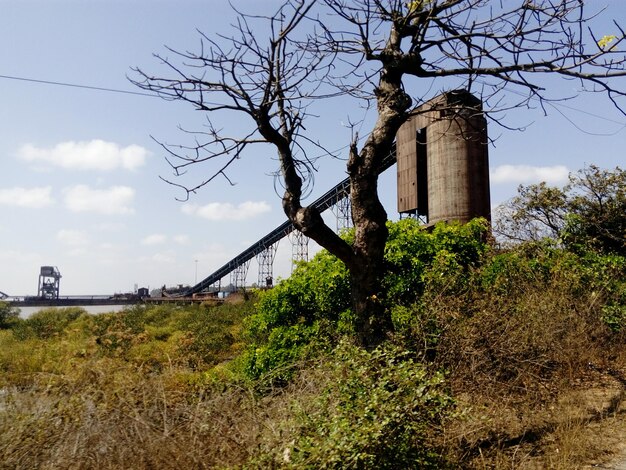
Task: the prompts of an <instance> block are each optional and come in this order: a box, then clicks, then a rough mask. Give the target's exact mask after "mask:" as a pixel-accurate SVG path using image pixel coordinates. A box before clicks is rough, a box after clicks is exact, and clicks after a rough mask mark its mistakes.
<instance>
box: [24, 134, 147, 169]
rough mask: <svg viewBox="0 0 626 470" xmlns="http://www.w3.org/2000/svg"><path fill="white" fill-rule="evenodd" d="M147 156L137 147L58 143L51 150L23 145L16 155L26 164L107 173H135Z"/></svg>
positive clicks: (98, 143)
mask: <svg viewBox="0 0 626 470" xmlns="http://www.w3.org/2000/svg"><path fill="white" fill-rule="evenodd" d="M149 154H150V152H149V151H148V150H146V149H145V148H143V147H140V146H139V145H129V146H128V147H120V146H119V145H118V144H116V143H113V142H105V141H103V140H97V139H96V140H90V141H87V142H74V141H68V142H61V143H60V144H57V145H55V146H54V147H51V148H41V147H36V146H34V145H32V144H26V145H23V146H22V147H21V148H20V149H19V151H18V155H19V156H20V158H22V159H23V160H26V161H28V162H43V163H47V164H50V165H53V166H59V167H61V168H66V169H73V170H102V171H110V170H115V169H117V168H124V169H126V170H135V169H137V168H139V167H140V166H142V165H143V164H144V163H145V161H146V158H147V157H148V156H149Z"/></svg>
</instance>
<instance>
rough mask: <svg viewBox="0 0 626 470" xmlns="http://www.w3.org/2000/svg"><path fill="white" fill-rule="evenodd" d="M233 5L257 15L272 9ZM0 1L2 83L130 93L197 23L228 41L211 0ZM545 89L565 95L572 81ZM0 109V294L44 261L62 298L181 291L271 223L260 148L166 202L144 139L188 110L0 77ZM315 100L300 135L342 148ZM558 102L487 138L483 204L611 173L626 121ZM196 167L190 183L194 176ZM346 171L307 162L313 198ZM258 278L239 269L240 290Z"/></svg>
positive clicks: (618, 7)
mask: <svg viewBox="0 0 626 470" xmlns="http://www.w3.org/2000/svg"><path fill="white" fill-rule="evenodd" d="M596 2H597V4H603V5H608V11H607V14H606V15H605V17H604V19H603V20H602V21H601V22H599V24H598V27H599V28H600V29H602V33H603V34H611V24H610V22H611V20H613V19H615V20H617V21H618V22H619V23H621V24H622V25H626V3H624V2H623V1H622V0H613V1H610V0H594V3H596ZM235 3H236V4H240V5H246V6H247V7H249V8H253V9H257V11H262V10H264V9H267V8H268V5H272V4H276V2H275V1H269V0H268V1H261V0H259V1H248V2H235ZM0 7H1V9H2V15H0V75H2V76H5V77H21V78H28V79H36V80H48V81H55V82H64V83H72V84H81V85H89V86H94V87H104V88H112V89H120V90H128V91H132V92H140V90H138V89H136V88H134V87H133V86H132V85H131V84H130V83H129V82H128V79H127V76H128V75H129V74H131V73H132V72H131V70H130V68H131V67H133V66H139V67H141V68H143V69H146V70H150V71H159V70H160V69H159V64H158V61H157V60H156V59H154V58H153V57H152V54H153V53H155V52H160V53H163V52H164V45H168V46H171V47H173V48H175V49H189V48H194V47H195V46H196V45H197V44H198V35H197V33H196V28H197V29H200V30H202V31H204V32H206V33H207V34H209V35H210V34H212V33H214V32H218V31H227V30H228V29H227V26H228V24H229V23H230V22H231V21H232V18H233V16H232V13H231V12H230V9H229V7H228V3H227V2H226V1H223V0H211V1H195V0H181V1H176V2H175V1H173V0H169V1H167V0H150V1H144V0H124V1H122V0H106V1H104V0H80V1H79V0H45V1H31V0H17V1H14V0H0ZM624 81H626V79H624ZM558 86H559V87H568V86H571V87H572V89H571V90H568V89H567V88H561V89H560V91H562V92H563V93H569V92H570V91H571V92H572V93H575V92H576V90H575V88H574V84H573V83H571V82H569V83H568V82H565V84H559V85H558ZM625 86H626V85H625ZM0 102H1V108H0V127H1V129H2V139H0V162H1V163H2V171H1V172H0V214H1V217H0V265H1V266H2V270H0V291H3V292H6V293H8V294H11V295H34V294H35V293H36V289H37V278H38V274H39V267H40V266H42V265H54V266H58V267H59V270H60V271H61V273H62V275H63V279H62V281H61V295H78V294H108V293H114V292H127V291H132V290H133V288H134V286H135V284H137V285H139V286H149V287H151V288H155V287H159V286H161V285H163V284H167V285H174V284H178V283H184V284H185V283H193V282H194V281H195V279H196V267H197V279H198V280H200V279H202V278H203V277H204V276H205V275H208V274H210V273H211V272H213V271H214V270H215V269H217V268H218V267H220V266H221V265H222V264H223V263H224V262H226V261H228V260H229V259H230V258H231V257H232V256H234V255H236V254H238V253H239V252H241V251H242V250H243V249H245V248H246V247H248V246H249V245H250V244H251V243H252V242H254V241H256V240H257V239H258V238H260V237H261V236H263V235H265V234H266V233H268V232H269V231H271V230H272V229H273V228H274V227H276V226H277V225H279V224H280V223H282V222H283V221H284V220H285V216H284V214H283V213H282V210H281V207H280V199H279V197H278V196H277V195H276V192H275V190H274V180H273V177H272V176H271V175H270V173H271V172H272V171H274V170H275V169H276V161H275V158H274V155H273V153H272V152H271V149H269V148H268V149H266V150H262V149H259V151H258V152H257V153H256V154H255V155H249V156H247V157H246V158H243V159H241V160H240V161H238V162H237V166H236V167H235V168H233V171H232V172H231V174H230V176H231V177H232V179H233V181H234V182H235V183H236V185H235V186H230V185H229V184H228V183H227V182H226V181H225V180H219V179H218V180H216V181H215V182H214V183H212V184H210V185H209V186H207V187H206V188H204V189H203V190H202V191H200V192H199V193H198V194H197V195H195V196H193V197H192V199H191V200H190V201H188V202H186V203H181V202H178V201H176V199H175V198H176V197H180V196H182V194H181V193H180V192H179V191H178V190H177V189H176V188H174V187H172V186H169V185H167V184H166V183H164V182H162V181H161V180H160V179H159V176H165V177H167V176H170V175H171V170H170V168H169V167H168V165H167V164H166V162H165V160H164V158H163V157H164V152H163V151H162V149H161V148H160V147H159V146H158V145H157V144H156V143H155V142H154V141H153V140H152V139H151V137H150V136H154V137H156V138H158V139H160V140H162V141H167V142H173V143H179V142H181V139H182V137H181V134H180V132H178V131H177V127H178V126H179V125H181V126H183V127H187V128H190V129H193V128H199V127H200V126H201V125H202V123H203V116H202V114H201V113H199V112H197V111H194V110H193V109H191V108H190V107H189V106H188V105H185V104H183V103H173V102H166V101H163V100H160V99H157V98H154V97H148V96H141V95H134V94H121V93H109V92H104V91H95V90H89V89H80V88H75V87H64V86H55V85H48V84H43V83H33V82H27V81H22V80H12V79H7V78H0ZM326 106H327V108H326V109H325V111H326V113H325V114H324V115H323V116H322V117H321V118H320V119H319V122H316V123H314V124H313V128H314V129H316V132H318V133H320V134H321V135H323V137H324V141H325V143H326V145H327V147H328V148H333V149H334V148H341V147H343V146H345V145H346V144H347V143H348V142H349V139H350V133H349V130H348V129H346V127H345V126H344V125H343V124H342V123H344V122H347V120H348V117H353V118H357V119H359V118H363V117H364V116H363V111H362V110H360V109H358V108H356V107H355V109H350V108H349V106H346V105H344V104H343V103H342V104H341V105H340V106H339V105H337V104H336V103H335V104H334V105H331V104H330V103H328V104H327V105H326ZM566 106H568V107H564V106H559V107H557V108H554V109H548V111H549V115H548V116H547V117H544V116H543V113H542V112H541V111H540V110H535V111H533V110H531V111H528V110H520V111H518V112H511V113H509V115H508V116H507V122H508V123H509V124H511V125H520V126H527V128H526V130H525V131H524V132H510V131H506V130H504V129H501V128H491V129H490V134H491V136H492V137H496V138H497V139H496V143H495V146H494V147H492V148H490V163H491V179H492V181H491V185H492V203H493V205H494V206H495V205H497V204H498V203H500V202H502V201H504V200H506V199H507V198H509V197H511V196H512V195H514V194H515V190H516V188H517V186H518V184H520V183H533V182H538V181H541V180H547V181H548V182H550V183H553V184H558V185H560V184H563V183H564V182H565V179H566V177H567V173H568V171H575V170H577V169H579V168H582V167H583V166H584V165H586V164H590V163H594V164H597V165H599V166H602V167H614V166H615V165H621V166H624V161H625V158H624V147H625V144H626V130H625V126H626V118H624V117H623V116H621V115H619V113H617V112H616V111H615V110H614V109H612V108H611V106H610V104H609V103H608V102H607V101H606V100H604V99H602V98H601V97H598V96H581V97H580V98H577V99H575V100H572V101H569V102H567V103H566ZM371 117H372V116H365V118H366V120H367V119H371ZM229 124H233V123H229ZM235 124H237V123H235ZM579 128H580V129H583V130H584V131H583V130H580V129H579ZM364 131H365V129H363V132H364ZM192 171H194V170H192ZM196 171H197V172H196V173H192V174H190V175H189V176H190V177H191V178H192V179H193V178H196V177H197V178H200V177H201V176H202V175H201V173H199V172H201V171H202V170H201V169H198V170H196ZM344 174H345V173H344V170H343V168H342V162H340V161H335V160H330V159H327V160H322V161H320V164H319V172H318V173H317V174H316V176H315V188H314V190H313V193H312V194H311V199H313V198H315V197H317V196H318V195H319V194H321V193H323V192H324V191H326V190H327V189H329V188H330V187H331V186H332V185H333V184H335V183H336V182H338V181H339V180H340V179H342V178H343V177H344ZM395 179H396V178H395V173H394V170H393V169H391V170H389V171H388V172H387V173H386V174H384V175H383V176H382V178H381V184H380V187H381V194H382V199H383V200H384V202H385V205H386V207H387V211H388V213H389V215H390V218H397V215H396V212H395V197H396V195H395V186H394V182H395ZM314 250H315V248H314V247H311V251H314ZM290 256H291V247H290V246H289V244H288V242H287V240H283V241H282V242H281V245H280V248H279V252H278V255H277V260H276V264H275V274H276V275H281V276H286V275H288V274H289V272H290V261H289V260H290ZM196 260H197V263H196ZM256 270H257V267H256V264H255V262H253V263H252V265H251V268H250V273H249V276H248V281H249V282H254V281H255V280H256Z"/></svg>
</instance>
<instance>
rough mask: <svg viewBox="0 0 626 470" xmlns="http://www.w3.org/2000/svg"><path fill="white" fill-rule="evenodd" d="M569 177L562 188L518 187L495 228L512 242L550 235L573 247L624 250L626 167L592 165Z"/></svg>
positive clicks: (573, 248)
mask: <svg viewBox="0 0 626 470" xmlns="http://www.w3.org/2000/svg"><path fill="white" fill-rule="evenodd" d="M569 179H570V182H569V184H568V185H566V186H565V187H564V188H554V187H549V186H548V185H547V184H546V183H540V184H536V185H530V186H520V188H519V190H518V191H519V194H518V195H517V196H516V197H514V198H512V199H511V200H510V201H508V202H507V203H506V204H504V205H503V206H501V208H500V217H499V218H498V220H496V223H495V225H494V231H495V232H496V233H498V234H499V235H501V236H503V237H504V238H505V239H506V240H509V241H515V242H520V241H528V240H533V241H538V240H540V239H541V238H544V237H549V238H552V239H554V240H557V241H559V242H561V243H563V244H564V246H566V247H567V248H568V249H569V250H571V251H581V252H584V251H587V250H589V249H593V250H595V251H597V252H602V253H617V254H621V255H624V254H626V171H624V170H622V169H621V168H619V167H616V168H615V169H614V170H612V171H609V170H602V169H600V168H598V167H597V166H594V165H591V166H589V167H587V168H584V169H582V170H580V171H579V172H578V173H577V174H571V175H570V178H569Z"/></svg>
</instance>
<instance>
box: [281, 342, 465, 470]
mask: <svg viewBox="0 0 626 470" xmlns="http://www.w3.org/2000/svg"><path fill="white" fill-rule="evenodd" d="M324 376H325V377H326V381H325V383H326V384H327V385H326V387H325V389H324V390H323V391H322V393H321V394H320V396H319V397H318V398H317V399H316V401H315V403H314V405H313V406H312V407H311V409H307V410H306V413H303V414H302V415H301V417H300V420H301V426H302V427H301V428H300V429H299V435H297V437H296V438H295V439H294V442H293V444H292V445H291V446H290V447H289V448H288V449H287V450H286V453H283V459H284V460H286V461H287V463H288V466H289V467H293V468H328V469H331V468H336V469H340V468H341V469H348V468H353V469H358V468H372V469H373V468H376V469H423V468H441V466H442V462H441V460H440V458H439V455H438V453H437V452H436V451H435V449H434V445H433V436H434V435H435V433H436V431H437V429H438V428H439V426H440V425H441V423H442V421H443V420H445V419H446V417H448V416H450V414H451V413H452V411H453V401H452V400H451V398H450V397H449V396H448V395H447V394H446V393H445V391H444V387H443V384H444V382H443V377H442V375H441V374H432V373H429V372H428V371H427V369H425V368H424V367H423V366H422V365H420V364H418V363H416V362H414V361H413V359H412V358H411V355H410V353H408V352H406V351H403V350H402V349H401V348H398V347H396V346H393V345H386V346H383V347H379V348H377V349H376V350H374V351H372V352H367V351H365V350H363V349H360V348H356V347H354V346H351V345H349V344H347V343H343V344H341V345H340V346H339V347H338V348H337V349H336V350H335V351H334V355H333V359H332V360H330V362H329V363H328V364H327V365H325V366H324Z"/></svg>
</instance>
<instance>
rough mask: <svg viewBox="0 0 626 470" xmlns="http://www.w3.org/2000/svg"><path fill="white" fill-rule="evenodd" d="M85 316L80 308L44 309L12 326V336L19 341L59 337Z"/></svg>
mask: <svg viewBox="0 0 626 470" xmlns="http://www.w3.org/2000/svg"><path fill="white" fill-rule="evenodd" d="M86 314H87V312H85V310H84V309H82V308H80V307H67V308H46V309H43V310H39V311H38V312H35V313H33V314H32V315H31V316H30V317H28V318H27V319H25V320H23V321H20V322H18V323H16V324H15V325H14V326H13V334H14V335H15V337H16V338H18V339H21V340H24V339H27V338H39V339H47V338H52V337H54V336H61V335H63V334H64V332H65V329H66V328H67V327H68V326H69V325H70V324H71V323H72V322H74V321H75V320H76V319H78V318H79V317H80V316H82V315H86Z"/></svg>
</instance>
